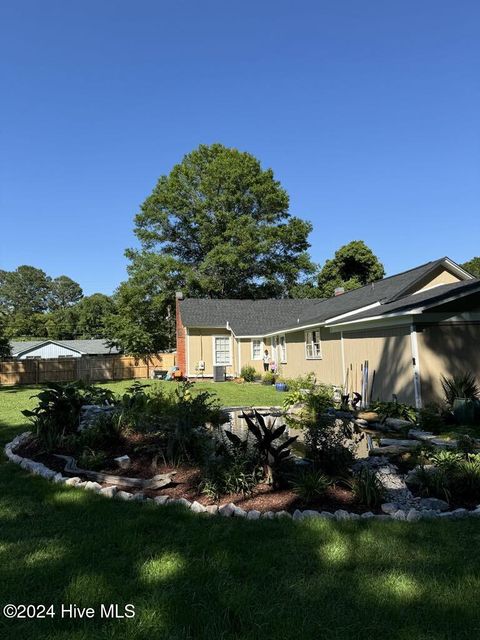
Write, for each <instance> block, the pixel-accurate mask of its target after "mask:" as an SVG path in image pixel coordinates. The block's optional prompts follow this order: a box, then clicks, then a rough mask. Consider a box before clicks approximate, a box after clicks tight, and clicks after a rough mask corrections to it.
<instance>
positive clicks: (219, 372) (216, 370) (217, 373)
mask: <svg viewBox="0 0 480 640" xmlns="http://www.w3.org/2000/svg"><path fill="white" fill-rule="evenodd" d="M213 381H214V382H225V367H224V366H223V365H222V366H215V367H213Z"/></svg>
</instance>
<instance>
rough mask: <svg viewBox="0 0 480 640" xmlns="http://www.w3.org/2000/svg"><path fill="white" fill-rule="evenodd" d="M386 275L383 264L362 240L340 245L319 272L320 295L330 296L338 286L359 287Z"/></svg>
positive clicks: (348, 289)
mask: <svg viewBox="0 0 480 640" xmlns="http://www.w3.org/2000/svg"><path fill="white" fill-rule="evenodd" d="M384 275H385V270H384V268H383V264H382V263H381V262H380V261H379V259H378V258H377V256H376V255H375V254H374V253H373V251H372V250H371V249H370V248H369V247H367V245H366V244H365V243H364V242H363V241H362V240H353V241H352V242H349V243H348V244H346V245H344V246H343V247H340V249H338V250H337V251H336V252H335V256H334V258H333V259H331V260H327V261H326V262H325V264H324V266H323V268H322V269H321V271H320V273H319V274H318V294H317V295H318V296H319V297H325V298H330V297H331V296H333V294H334V291H335V289H336V288H337V287H343V288H344V289H345V291H350V290H352V289H357V288H358V287H361V286H363V285H365V284H368V283H369V282H374V281H375V280H380V279H381V278H383V276H384Z"/></svg>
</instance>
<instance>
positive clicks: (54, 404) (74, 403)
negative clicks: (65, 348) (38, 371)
mask: <svg viewBox="0 0 480 640" xmlns="http://www.w3.org/2000/svg"><path fill="white" fill-rule="evenodd" d="M36 397H37V398H38V404H37V406H36V407H35V408H34V409H33V410H31V411H29V410H25V411H22V413H23V415H24V416H26V417H28V418H30V419H31V420H32V422H33V424H34V427H35V429H36V432H37V436H38V438H39V440H40V441H41V442H42V443H43V445H44V447H45V448H46V449H47V450H48V451H51V450H52V448H53V447H55V446H56V445H57V444H58V443H59V442H60V441H61V440H62V438H63V437H65V436H66V435H69V434H73V433H75V432H76V431H77V429H78V425H79V417H80V409H81V407H82V406H83V405H86V404H111V403H112V402H113V393H112V392H111V391H110V390H108V389H105V388H102V387H96V386H94V385H88V384H86V383H84V382H81V381H79V382H70V383H68V384H60V383H53V382H51V383H49V384H48V386H47V387H46V388H45V389H44V390H43V391H41V392H40V393H39V394H38V395H37V396H36Z"/></svg>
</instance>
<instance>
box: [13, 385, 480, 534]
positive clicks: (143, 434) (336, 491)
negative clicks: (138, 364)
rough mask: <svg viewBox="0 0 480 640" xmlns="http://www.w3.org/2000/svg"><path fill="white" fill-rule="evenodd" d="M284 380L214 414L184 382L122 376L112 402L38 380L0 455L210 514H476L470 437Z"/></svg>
mask: <svg viewBox="0 0 480 640" xmlns="http://www.w3.org/2000/svg"><path fill="white" fill-rule="evenodd" d="M290 387H291V390H290V391H289V393H287V394H286V395H285V396H284V398H285V399H284V403H283V407H282V408H280V407H265V408H263V409H253V408H244V409H243V410H242V409H240V408H237V409H235V410H234V409H233V408H231V409H229V410H226V409H224V408H222V407H221V405H220V403H219V401H218V398H217V397H216V396H215V394H212V393H210V392H203V393H197V392H196V391H195V390H194V384H193V383H190V382H184V383H180V384H177V385H173V386H172V387H171V389H170V390H169V392H166V391H165V390H163V389H162V388H160V387H157V388H156V389H155V388H149V389H148V391H147V390H146V389H145V387H144V386H143V385H142V384H140V383H134V384H133V385H132V387H131V388H130V389H128V390H127V392H126V393H124V394H123V395H122V396H121V397H116V396H114V395H113V394H112V392H110V391H108V390H106V389H104V388H101V387H96V386H94V385H85V384H84V383H70V384H67V385H62V384H52V385H50V386H48V387H47V388H45V389H43V390H42V391H41V392H40V393H39V395H38V398H39V403H38V405H37V407H36V408H35V409H34V410H33V411H24V412H23V413H24V415H25V416H27V417H29V418H30V419H31V421H32V423H33V427H34V431H33V432H27V433H24V434H22V435H21V436H18V437H17V438H15V439H14V440H13V441H12V442H11V443H9V444H8V445H7V446H6V447H5V453H6V455H7V457H8V458H9V459H10V461H12V462H14V463H16V464H19V465H21V466H22V468H24V469H26V470H28V471H30V472H32V473H34V474H36V475H40V476H42V477H44V478H46V479H49V480H52V481H54V482H58V483H64V484H67V485H70V486H74V487H77V488H84V489H86V490H89V491H94V492H97V493H99V494H101V495H103V496H105V497H117V498H119V499H123V500H132V501H144V500H149V501H152V502H153V503H155V504H158V505H164V504H177V505H183V506H185V507H188V508H189V509H190V510H191V511H193V512H194V513H205V514H209V515H214V514H219V515H221V516H224V517H231V516H234V517H244V518H247V519H250V520H256V519H260V518H267V519H270V518H292V519H294V520H299V519H306V518H323V519H335V520H349V519H370V518H380V519H393V520H405V521H407V522H415V521H417V520H421V519H425V518H437V517H438V518H460V517H463V516H465V515H468V514H472V515H474V516H478V515H480V506H476V505H477V503H478V502H480V454H479V453H478V451H479V447H480V445H479V442H478V441H476V440H474V439H473V438H470V439H469V440H468V442H467V441H466V440H465V439H464V440H463V441H461V440H460V438H459V440H458V442H457V441H454V440H447V439H444V438H440V437H438V436H437V435H435V434H434V433H430V432H428V431H425V430H421V429H419V428H418V427H417V413H416V412H415V410H413V409H412V408H411V407H405V406H404V405H397V404H396V403H376V405H374V407H376V408H377V412H376V411H371V410H369V411H358V410H356V409H352V410H349V409H348V404H346V406H343V407H342V409H338V408H334V407H338V406H340V403H339V402H338V400H336V399H335V397H334V393H333V389H332V387H329V386H326V385H317V384H315V382H314V381H313V379H312V378H303V379H298V380H297V381H291V382H290ZM399 415H400V416H402V417H398V416H399ZM404 415H406V417H407V418H408V419H404V418H403V416H404ZM420 424H424V423H422V422H420ZM438 431H440V430H438ZM467 446H468V447H469V449H467V448H466V447H467Z"/></svg>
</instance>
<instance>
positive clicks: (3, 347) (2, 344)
mask: <svg viewBox="0 0 480 640" xmlns="http://www.w3.org/2000/svg"><path fill="white" fill-rule="evenodd" d="M10 355H11V349H10V342H9V340H8V337H7V336H6V335H5V320H4V318H3V317H2V316H0V360H2V359H3V358H8V357H9V356H10Z"/></svg>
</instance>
